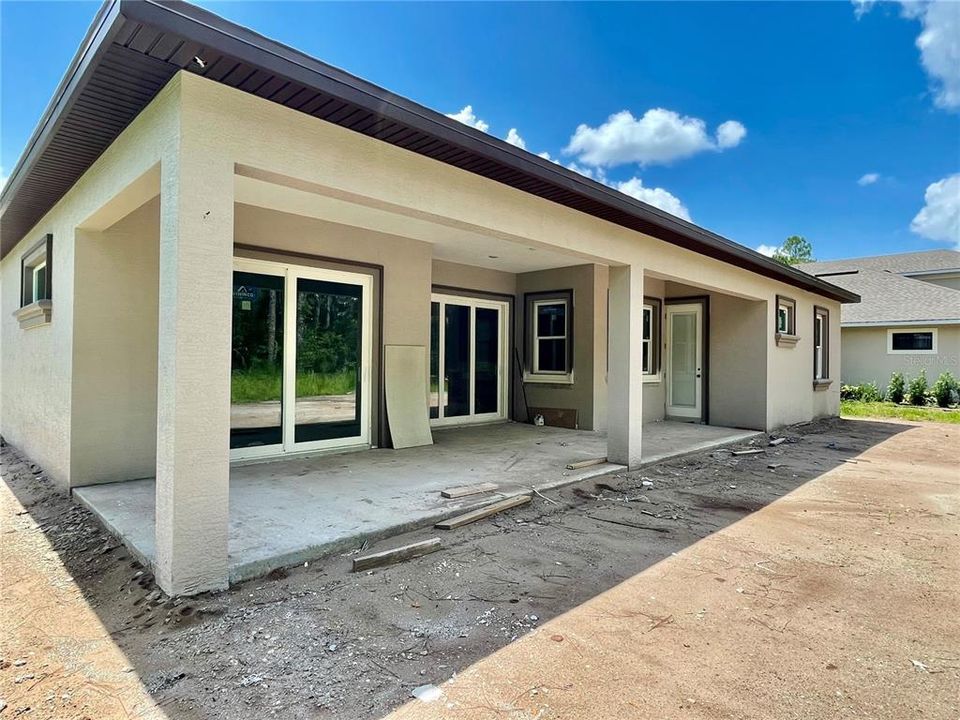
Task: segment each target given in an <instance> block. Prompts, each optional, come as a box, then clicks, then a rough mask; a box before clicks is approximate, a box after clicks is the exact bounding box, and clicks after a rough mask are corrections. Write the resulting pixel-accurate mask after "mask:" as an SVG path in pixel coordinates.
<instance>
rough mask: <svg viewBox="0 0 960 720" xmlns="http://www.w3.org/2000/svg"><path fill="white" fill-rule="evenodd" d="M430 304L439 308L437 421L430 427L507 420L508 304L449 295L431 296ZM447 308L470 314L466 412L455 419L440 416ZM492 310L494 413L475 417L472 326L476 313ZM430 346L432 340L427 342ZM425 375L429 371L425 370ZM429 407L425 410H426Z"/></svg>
mask: <svg viewBox="0 0 960 720" xmlns="http://www.w3.org/2000/svg"><path fill="white" fill-rule="evenodd" d="M430 302H431V304H432V303H438V304H439V306H440V307H439V313H440V316H439V319H438V322H437V331H438V332H439V337H438V338H437V347H438V349H439V352H438V361H439V367H438V368H437V417H435V418H430V425H431V426H432V427H445V426H450V425H474V424H480V423H490V422H500V421H503V420H506V419H507V409H508V408H507V406H508V404H509V384H508V379H509V377H510V373H509V372H508V371H509V368H510V334H509V328H510V304H509V303H508V302H506V301H503V300H487V299H484V298H475V297H468V296H464V295H449V294H443V293H432V294H431V295H430ZM447 305H460V306H465V307H468V308H469V310H470V331H469V341H470V347H469V349H468V350H467V353H468V356H469V358H470V412H469V413H468V414H466V415H456V416H453V417H444V416H443V407H444V404H445V403H444V394H445V393H444V390H443V376H444V370H445V369H446V368H445V365H446V358H445V357H444V353H443V348H444V344H445V342H444V341H445V340H446V323H445V322H444V316H445V308H446V306H447ZM478 308H483V309H487V310H496V311H498V313H499V318H500V321H499V331H498V338H499V343H498V344H499V349H500V352H499V358H498V359H497V384H498V386H499V387H498V392H497V411H496V412H492V413H490V412H488V413H476V412H475V409H476V363H477V358H476V348H475V343H476V336H477V335H476V323H477V309H478ZM431 345H432V338H431ZM428 371H429V368H428ZM428 407H429V406H428Z"/></svg>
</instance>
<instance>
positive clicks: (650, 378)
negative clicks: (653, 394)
mask: <svg viewBox="0 0 960 720" xmlns="http://www.w3.org/2000/svg"><path fill="white" fill-rule="evenodd" d="M661 379H662V378H661V377H660V373H657V374H656V375H644V376H643V382H645V383H658V382H660V380H661Z"/></svg>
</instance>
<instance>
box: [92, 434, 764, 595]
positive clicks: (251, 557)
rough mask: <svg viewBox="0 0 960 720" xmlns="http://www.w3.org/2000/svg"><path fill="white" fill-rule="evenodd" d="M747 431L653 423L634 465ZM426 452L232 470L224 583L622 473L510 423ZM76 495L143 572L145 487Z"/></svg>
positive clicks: (576, 444)
mask: <svg viewBox="0 0 960 720" xmlns="http://www.w3.org/2000/svg"><path fill="white" fill-rule="evenodd" d="M760 434H761V433H757V432H755V431H750V430H739V429H733V428H723V427H715V426H707V425H693V424H689V423H676V422H662V423H654V424H651V425H648V426H646V427H645V428H644V445H643V462H644V464H649V463H652V462H658V461H660V460H664V459H666V458H669V457H676V456H679V455H685V454H688V453H692V452H698V451H702V450H705V449H710V448H712V447H718V446H721V445H725V444H729V443H735V442H743V441H746V440H749V439H750V438H752V437H754V436H757V435H760ZM434 441H435V444H434V445H432V446H428V447H422V448H411V449H407V450H400V451H397V450H383V449H381V450H369V451H364V452H357V453H347V454H338V455H320V456H310V457H301V458H292V459H287V460H274V461H269V462H258V463H248V464H243V465H235V466H233V467H232V468H231V471H230V529H229V572H230V582H238V581H241V580H244V579H248V578H251V577H256V576H258V575H262V574H264V573H267V572H269V571H271V570H273V569H276V568H280V567H287V566H290V565H294V564H298V563H301V562H304V561H306V560H310V559H313V558H317V557H321V556H323V555H329V554H333V553H336V552H342V551H344V550H347V549H352V548H355V547H357V546H358V545H359V544H361V543H362V542H363V540H364V539H367V540H370V541H371V542H372V541H375V540H378V539H382V538H385V537H389V536H392V535H396V534H399V533H402V532H406V531H409V530H413V529H416V528H418V527H425V526H428V525H432V524H433V523H436V522H438V521H439V520H441V519H444V518H447V517H450V516H452V515H456V514H459V513H462V512H466V511H468V510H471V509H474V508H477V507H481V506H483V505H486V504H488V503H490V502H494V501H496V500H500V499H502V498H504V497H509V496H512V495H517V494H519V493H523V492H527V493H529V492H530V491H531V489H533V488H535V489H537V490H547V489H550V488H554V487H559V486H561V485H565V484H568V483H572V482H577V481H580V480H584V479H588V478H591V477H596V476H599V475H604V474H607V473H610V472H614V471H616V470H622V469H623V466H620V465H614V464H610V463H604V464H600V465H594V466H590V467H586V468H582V469H580V470H566V469H565V468H566V465H567V464H570V463H575V462H577V461H579V460H587V459H592V458H598V457H603V456H604V455H605V454H606V437H605V435H603V434H601V433H593V432H583V431H575V430H565V429H562V428H551V427H534V426H531V425H523V424H517V423H504V424H496V425H485V426H474V427H469V428H457V429H444V430H439V431H435V432H434ZM474 482H495V483H497V484H498V485H499V490H498V492H496V493H490V494H487V495H483V496H473V497H467V498H461V499H458V500H445V499H443V498H441V497H440V490H442V489H444V488H447V487H451V486H454V485H464V484H469V483H474ZM74 495H75V497H76V498H77V499H79V500H80V502H81V503H83V504H84V505H85V506H87V507H88V508H89V509H90V510H91V511H92V512H93V513H94V514H95V515H97V516H98V517H99V519H100V520H101V522H102V523H103V524H104V525H105V526H106V527H107V529H108V530H110V532H112V533H113V534H115V535H116V536H117V537H119V538H120V539H121V540H122V541H123V542H124V544H125V545H126V546H127V547H128V548H129V549H130V550H131V552H133V553H134V555H136V556H138V557H139V558H140V559H141V560H142V561H143V562H145V563H146V564H152V562H153V558H154V532H155V531H154V528H155V522H154V517H155V504H156V487H155V483H154V480H153V479H144V480H134V481H129V482H122V483H110V484H106V485H92V486H88V487H81V488H76V489H75V490H74Z"/></svg>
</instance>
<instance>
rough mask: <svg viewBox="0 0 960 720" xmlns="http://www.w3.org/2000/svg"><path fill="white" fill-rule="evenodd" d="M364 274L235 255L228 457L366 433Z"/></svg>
mask: <svg viewBox="0 0 960 720" xmlns="http://www.w3.org/2000/svg"><path fill="white" fill-rule="evenodd" d="M371 321H372V310H371V278H370V276H368V275H363V274H355V273H346V272H340V271H334V270H320V269H316V268H307V267H302V266H296V265H285V264H282V263H273V262H264V261H259V260H237V261H236V263H235V270H234V288H233V361H232V368H231V369H232V372H231V430H230V448H231V453H232V456H233V457H234V458H235V459H242V458H251V457H264V456H269V455H280V454H284V453H290V452H301V451H306V450H322V449H336V448H345V447H353V446H357V445H365V444H369V442H370V362H371V352H372V351H371V345H370V344H371V338H372V328H371Z"/></svg>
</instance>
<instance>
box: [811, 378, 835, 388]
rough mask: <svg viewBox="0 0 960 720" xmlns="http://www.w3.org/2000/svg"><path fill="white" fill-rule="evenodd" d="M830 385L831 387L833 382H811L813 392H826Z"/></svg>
mask: <svg viewBox="0 0 960 720" xmlns="http://www.w3.org/2000/svg"><path fill="white" fill-rule="evenodd" d="M831 385H833V380H814V381H813V389H814V390H826V389H827V388H828V387H830V386H831Z"/></svg>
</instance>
